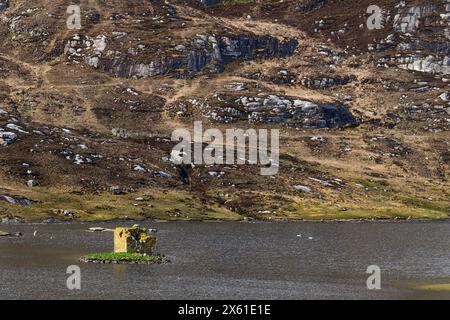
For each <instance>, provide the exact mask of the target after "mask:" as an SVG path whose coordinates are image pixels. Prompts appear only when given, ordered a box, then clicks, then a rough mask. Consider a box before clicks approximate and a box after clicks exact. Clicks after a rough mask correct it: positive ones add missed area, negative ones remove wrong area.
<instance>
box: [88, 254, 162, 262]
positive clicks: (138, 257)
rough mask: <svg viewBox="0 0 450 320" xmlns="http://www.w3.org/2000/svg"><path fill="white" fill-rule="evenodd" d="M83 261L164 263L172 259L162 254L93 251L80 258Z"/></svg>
mask: <svg viewBox="0 0 450 320" xmlns="http://www.w3.org/2000/svg"><path fill="white" fill-rule="evenodd" d="M80 261H81V262H86V263H103V264H162V263H169V262H170V260H169V259H167V258H166V257H164V256H162V255H158V254H155V255H146V254H140V253H124V252H122V253H115V252H104V253H92V254H88V255H86V256H84V257H81V258H80Z"/></svg>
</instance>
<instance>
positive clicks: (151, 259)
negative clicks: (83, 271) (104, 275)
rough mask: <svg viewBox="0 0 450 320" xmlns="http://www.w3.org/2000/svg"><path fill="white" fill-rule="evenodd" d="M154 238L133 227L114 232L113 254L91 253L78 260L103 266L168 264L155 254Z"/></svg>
mask: <svg viewBox="0 0 450 320" xmlns="http://www.w3.org/2000/svg"><path fill="white" fill-rule="evenodd" d="M155 248H156V237H155V236H153V235H151V234H149V232H148V230H147V229H146V228H143V227H140V226H139V225H134V226H133V227H132V228H116V229H115V230H114V252H103V253H92V254H88V255H86V256H83V257H81V258H80V261H81V262H86V263H103V264H162V263H168V262H170V261H169V259H167V258H166V257H164V256H163V255H161V254H158V253H155Z"/></svg>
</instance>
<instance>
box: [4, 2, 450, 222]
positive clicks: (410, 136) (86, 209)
mask: <svg viewBox="0 0 450 320" xmlns="http://www.w3.org/2000/svg"><path fill="white" fill-rule="evenodd" d="M72 4H74V3H72V1H64V0H54V1H51V2H49V1H46V0H35V1H25V0H0V39H1V40H0V218H3V221H4V222H8V221H15V220H18V219H22V218H26V219H37V220H42V219H57V220H72V219H79V220H94V219H110V218H133V219H140V218H158V219H253V218H257V219H350V218H401V219H406V218H419V217H424V218H446V217H448V216H449V215H450V183H449V166H450V145H449V142H450V135H449V127H450V90H449V81H450V75H449V74H450V57H449V51H450V46H449V40H450V29H449V28H450V2H448V1H444V0H432V1H430V0H427V1H419V0H417V1H412V0H411V1H396V0H379V1H377V3H376V5H377V6H379V7H380V9H382V21H381V25H380V26H379V28H375V29H374V28H371V27H370V26H371V25H373V23H375V22H376V21H375V22H373V21H372V20H371V18H370V16H371V11H369V13H368V10H367V9H368V7H369V6H371V5H374V4H375V3H374V2H373V1H368V0H361V1H356V2H355V1H351V0H298V1H291V0H284V1H258V0H255V1H251V0H249V1H233V0H225V1H220V0H214V1H210V0H207V1H206V0H184V1H183V0H178V1H159V0H136V1H122V0H89V1H88V0H80V1H76V4H78V5H79V6H80V9H81V26H82V28H81V29H79V30H71V29H69V28H68V27H67V23H66V20H67V18H68V14H67V7H68V6H69V5H72ZM371 23H372V24H371ZM200 120H201V121H203V126H204V130H206V129H207V128H219V129H223V130H226V129H227V128H242V129H244V130H246V129H248V128H264V129H279V130H280V139H281V140H280V148H281V150H280V151H281V155H280V167H279V173H278V174H277V175H274V176H261V175H260V174H259V172H260V168H259V167H258V166H257V165H254V164H251V163H247V164H244V165H214V166H206V165H195V166H177V165H174V164H173V163H172V162H171V161H169V158H170V152H171V150H172V148H173V146H174V142H172V141H171V139H170V137H171V134H172V132H173V130H175V129H178V128H188V129H191V130H192V128H193V123H194V121H200ZM14 219H15V220H14Z"/></svg>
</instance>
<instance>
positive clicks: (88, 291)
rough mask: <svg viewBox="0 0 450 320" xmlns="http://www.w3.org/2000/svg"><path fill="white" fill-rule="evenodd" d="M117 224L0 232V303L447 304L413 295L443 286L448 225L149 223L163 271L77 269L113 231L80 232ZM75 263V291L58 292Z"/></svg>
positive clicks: (449, 273)
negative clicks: (375, 283) (376, 278)
mask: <svg viewBox="0 0 450 320" xmlns="http://www.w3.org/2000/svg"><path fill="white" fill-rule="evenodd" d="M123 224H124V225H132V224H133V222H127V223H123ZM123 224H121V223H104V224H62V225H43V224H41V225H17V226H2V227H1V229H2V230H4V231H9V232H22V233H23V234H24V236H23V237H20V238H0V283H1V284H2V285H1V286H0V299H17V298H32V299H38V298H39V299H45V298H50V299H64V298H76V299H78V298H87V299H96V298H99V299H116V298H124V299H127V298H130V299H131V298H137V299H169V298H172V299H186V298H188V299H200V298H210V299H214V298H216V299H319V298H322V299H323V298H325V299H333V298H337V299H356V298H360V299H391V298H400V299H408V298H425V299H428V298H443V299H450V292H424V291H418V290H414V289H412V287H413V285H415V284H421V283H443V282H450V256H449V246H450V237H449V234H450V223H449V222H398V223H392V222H389V223H388V222H379V223H366V222H364V223H307V222H282V223H242V222H233V223H228V222H226V223H205V222H176V223H150V222H147V223H142V224H143V225H146V226H148V227H152V228H157V229H158V230H159V232H158V239H159V250H160V251H161V252H162V253H164V254H166V255H167V256H168V257H169V258H170V259H171V260H172V263H171V264H168V265H150V266H148V265H96V264H82V263H80V262H78V258H79V257H80V256H82V255H83V254H86V253H92V252H104V251H112V249H113V242H112V237H113V234H112V233H109V232H104V233H89V232H86V230H87V228H88V227H91V226H93V225H99V226H104V227H109V228H114V227H115V226H119V225H123ZM35 231H37V232H36V236H33V233H34V232H35ZM73 264H75V265H80V267H81V272H82V290H81V291H76V292H75V291H69V290H68V289H67V288H66V279H67V277H68V275H67V274H66V269H67V267H68V266H69V265H73ZM369 265H378V266H380V268H381V271H382V289H381V290H377V291H370V290H367V287H366V279H367V277H368V276H369V275H368V274H366V269H367V266H369Z"/></svg>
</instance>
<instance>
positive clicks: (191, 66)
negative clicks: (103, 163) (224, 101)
mask: <svg viewBox="0 0 450 320" xmlns="http://www.w3.org/2000/svg"><path fill="white" fill-rule="evenodd" d="M108 41H109V40H108V38H107V37H106V36H105V35H99V36H97V37H95V38H92V37H89V36H79V35H75V36H74V37H73V38H72V39H71V40H69V41H68V42H67V44H66V47H65V53H66V54H67V55H68V57H69V59H70V60H74V61H78V62H79V61H80V60H81V61H84V62H85V63H87V64H88V65H90V66H92V67H94V68H100V69H103V70H105V71H108V72H110V73H112V74H114V75H115V76H117V77H124V78H130V77H136V78H145V77H151V76H156V75H165V74H174V75H175V76H178V77H188V76H192V75H195V74H196V73H198V72H200V71H204V72H209V73H220V72H223V70H224V68H225V65H226V64H228V63H230V62H233V61H235V60H238V59H248V60H251V59H264V58H271V57H287V56H290V55H292V54H293V53H294V51H295V49H296V48H297V45H298V43H297V41H296V40H293V39H292V40H288V41H280V40H278V39H277V38H274V37H271V36H257V35H238V36H233V37H232V36H221V37H216V36H213V35H198V36H197V37H196V38H194V39H193V40H192V41H191V42H190V43H187V44H183V45H180V44H177V45H176V46H175V49H174V50H175V51H177V52H176V53H173V52H171V51H170V50H172V49H171V48H167V50H166V51H167V53H166V54H164V55H162V56H160V57H158V58H155V59H154V60H153V61H151V62H150V63H148V62H147V63H145V62H142V61H140V60H139V58H138V57H136V56H134V55H133V54H129V53H123V52H120V51H115V50H108Z"/></svg>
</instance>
